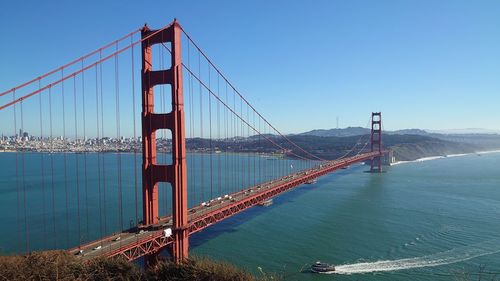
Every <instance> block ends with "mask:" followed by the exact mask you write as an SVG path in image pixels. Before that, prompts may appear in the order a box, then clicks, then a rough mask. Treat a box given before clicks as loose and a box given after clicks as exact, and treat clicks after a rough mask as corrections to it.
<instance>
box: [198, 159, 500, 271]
mask: <svg viewBox="0 0 500 281" xmlns="http://www.w3.org/2000/svg"><path fill="white" fill-rule="evenodd" d="M366 170H367V167H364V166H355V167H351V168H350V169H348V170H341V171H338V172H337V173H334V174H330V175H327V176H325V177H322V178H320V179H319V180H318V182H317V184H315V185H304V186H302V187H301V188H299V189H296V190H294V191H291V192H289V193H286V194H284V195H282V196H280V197H278V198H276V199H275V200H274V204H273V205H272V206H270V207H267V208H262V207H261V208H254V209H252V210H249V211H248V212H247V213H245V214H242V215H238V216H236V217H234V218H232V219H230V220H228V221H225V222H223V223H222V224H219V225H216V226H214V227H213V228H210V229H207V230H206V231H204V232H202V233H199V234H196V235H194V237H193V239H192V245H193V247H192V249H191V252H192V253H195V254H198V255H208V256H211V257H214V258H217V259H222V260H227V261H230V262H232V263H235V264H236V265H238V266H240V267H244V268H246V269H247V270H249V271H251V272H254V273H256V274H261V273H260V270H259V269H258V268H259V267H260V268H262V271H264V272H276V273H278V274H279V275H281V276H282V277H284V279H285V280H457V279H458V278H460V277H463V276H464V273H471V274H472V275H471V276H472V277H471V278H473V279H471V280H476V279H477V276H475V275H474V273H475V272H478V271H479V267H480V266H484V267H485V269H484V270H485V271H486V272H500V154H498V153H497V154H485V155H482V156H477V155H467V156H461V157H449V158H442V159H435V160H432V161H425V162H414V163H404V164H401V165H396V166H392V167H388V168H386V170H385V171H386V172H385V173H383V174H369V173H365V171H366ZM317 260H320V261H322V262H328V263H333V264H335V265H337V267H336V268H337V272H336V273H334V274H313V273H308V272H307V271H306V270H304V269H306V268H307V267H308V265H310V264H311V263H313V262H315V261H317ZM486 276H488V275H486ZM490 277H491V275H490ZM483 278H485V277H483ZM487 280H489V279H487Z"/></svg>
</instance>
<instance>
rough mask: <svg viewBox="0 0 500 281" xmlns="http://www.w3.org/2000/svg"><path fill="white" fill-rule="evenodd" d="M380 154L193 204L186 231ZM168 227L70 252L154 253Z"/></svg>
mask: <svg viewBox="0 0 500 281" xmlns="http://www.w3.org/2000/svg"><path fill="white" fill-rule="evenodd" d="M381 154H383V152H382V153H381ZM381 154H379V153H378V152H369V153H364V154H360V155H357V156H353V157H349V158H344V159H341V160H335V161H330V162H325V163H323V164H322V165H319V166H318V167H316V168H312V169H309V170H303V171H300V172H297V173H294V174H290V175H287V176H285V177H282V178H279V179H276V180H273V181H270V182H266V183H263V184H260V185H257V186H253V187H251V188H248V189H245V190H242V191H239V192H236V193H233V194H231V195H229V196H228V197H225V198H221V199H220V200H217V199H215V200H213V201H212V202H210V205H208V206H196V207H193V208H191V209H189V226H188V227H189V233H190V234H193V233H196V232H198V231H201V230H203V229H205V228H206V227H209V226H210V225H212V224H214V223H217V222H219V221H221V220H224V219H226V218H228V217H231V216H233V215H235V214H237V213H239V212H242V211H244V210H246V209H248V208H251V207H253V206H255V205H257V204H259V203H262V202H264V201H266V200H268V199H270V198H272V197H274V196H276V195H279V194H281V193H283V192H285V191H288V190H290V189H292V188H294V187H297V186H299V185H302V184H304V183H307V182H309V181H312V180H314V179H316V178H318V177H320V176H323V175H325V174H328V173H331V172H333V171H335V170H337V169H340V168H343V167H346V166H349V165H351V164H354V163H357V162H362V161H365V160H368V159H372V158H374V157H377V156H379V155H381ZM171 227H172V220H171V217H166V218H162V219H161V220H160V222H159V223H158V224H156V225H153V226H150V227H149V228H148V229H149V230H142V231H140V232H136V231H132V230H129V231H125V232H123V233H119V234H116V235H113V236H109V237H106V238H103V239H101V240H97V241H94V242H91V243H88V244H86V245H82V246H80V247H79V248H73V249H71V250H69V251H70V252H71V253H73V254H78V253H79V251H80V250H82V251H83V252H82V253H81V254H79V255H78V256H80V257H81V258H83V259H91V258H94V257H97V256H107V257H112V256H118V255H121V256H124V257H125V258H126V259H128V260H135V259H137V258H139V257H142V256H144V255H146V254H151V253H156V252H158V251H160V250H161V249H163V248H165V247H166V246H168V245H169V244H171V243H173V237H172V236H170V237H165V235H164V231H163V230H164V229H167V228H171ZM173 231H175V230H173Z"/></svg>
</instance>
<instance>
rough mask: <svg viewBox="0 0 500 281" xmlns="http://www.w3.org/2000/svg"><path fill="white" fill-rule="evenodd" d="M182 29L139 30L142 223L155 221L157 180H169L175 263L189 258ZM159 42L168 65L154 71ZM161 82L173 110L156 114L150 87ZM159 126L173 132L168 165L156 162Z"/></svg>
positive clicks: (172, 26)
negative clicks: (167, 87)
mask: <svg viewBox="0 0 500 281" xmlns="http://www.w3.org/2000/svg"><path fill="white" fill-rule="evenodd" d="M181 32H182V30H181V27H180V25H179V23H178V22H177V21H175V20H174V22H173V23H172V25H171V26H170V27H168V28H166V29H163V30H150V29H149V28H148V27H147V26H144V28H143V29H142V32H141V36H142V38H143V39H144V40H143V41H142V76H141V79H142V114H141V117H142V149H143V150H142V196H143V224H144V226H149V225H152V224H155V223H158V217H159V214H158V183H159V182H168V183H170V184H171V186H172V201H173V202H172V217H173V235H174V245H173V249H172V254H173V257H174V260H175V261H176V262H180V261H182V260H184V259H185V258H187V257H188V247H189V241H188V238H189V233H188V208H187V170H186V169H187V165H186V140H185V127H184V98H183V94H182V61H181ZM145 38H146V39H145ZM161 43H170V44H171V59H172V63H171V67H170V69H163V70H153V59H152V46H153V45H155V44H161ZM164 84H169V85H171V91H172V111H171V112H169V113H155V112H154V92H153V87H154V86H156V85H164ZM159 129H169V130H171V132H172V164H171V165H159V164H157V162H156V130H159ZM149 258H151V256H150V257H149Z"/></svg>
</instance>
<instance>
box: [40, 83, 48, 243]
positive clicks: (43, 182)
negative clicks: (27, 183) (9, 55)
mask: <svg viewBox="0 0 500 281" xmlns="http://www.w3.org/2000/svg"><path fill="white" fill-rule="evenodd" d="M40 88H41V81H40V79H38V89H40ZM38 102H39V106H40V108H39V111H40V112H39V113H40V115H39V118H40V123H39V126H40V145H41V146H42V144H43V121H42V120H43V114H42V95H38ZM44 166H45V165H44V153H40V171H41V172H42V182H41V183H42V224H43V225H42V228H43V235H42V236H43V241H44V248H47V220H46V206H45V168H44Z"/></svg>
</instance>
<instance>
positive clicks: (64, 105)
mask: <svg viewBox="0 0 500 281" xmlns="http://www.w3.org/2000/svg"><path fill="white" fill-rule="evenodd" d="M61 77H64V69H61ZM61 90H62V95H61V96H62V114H63V118H62V122H63V147H64V152H63V161H64V162H63V165H64V168H63V169H64V193H65V194H66V244H65V246H66V247H68V246H69V195H68V173H67V166H68V163H67V153H66V151H67V149H68V146H67V143H66V104H65V102H64V81H63V82H62V83H61Z"/></svg>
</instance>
